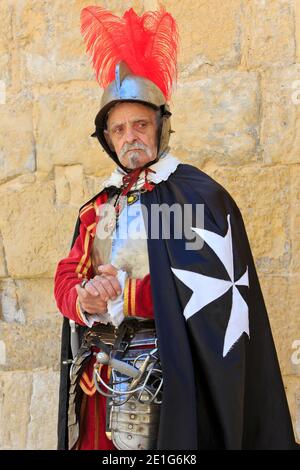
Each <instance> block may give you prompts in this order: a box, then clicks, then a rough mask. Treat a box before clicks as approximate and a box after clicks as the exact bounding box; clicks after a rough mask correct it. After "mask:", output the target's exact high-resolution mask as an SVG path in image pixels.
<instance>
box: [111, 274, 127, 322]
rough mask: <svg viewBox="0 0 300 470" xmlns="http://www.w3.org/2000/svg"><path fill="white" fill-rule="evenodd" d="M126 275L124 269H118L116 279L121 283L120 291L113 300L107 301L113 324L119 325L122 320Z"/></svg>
mask: <svg viewBox="0 0 300 470" xmlns="http://www.w3.org/2000/svg"><path fill="white" fill-rule="evenodd" d="M127 277H128V274H127V272H126V271H123V270H122V269H119V270H118V274H117V279H118V281H119V283H120V285H121V289H122V292H121V294H120V295H118V297H117V298H116V299H115V300H109V301H108V302H107V311H108V315H109V317H110V322H111V323H112V324H113V325H114V326H119V325H120V324H121V323H122V321H123V320H124V312H123V307H124V288H125V282H126V279H127Z"/></svg>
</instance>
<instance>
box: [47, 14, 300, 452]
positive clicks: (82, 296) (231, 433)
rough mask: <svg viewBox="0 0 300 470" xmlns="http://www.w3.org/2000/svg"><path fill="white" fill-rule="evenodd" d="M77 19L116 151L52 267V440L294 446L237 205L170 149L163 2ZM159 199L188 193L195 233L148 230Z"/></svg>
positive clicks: (85, 445)
mask: <svg viewBox="0 0 300 470" xmlns="http://www.w3.org/2000/svg"><path fill="white" fill-rule="evenodd" d="M81 31H82V34H83V36H84V38H85V41H86V44H87V51H88V52H89V53H90V54H91V56H92V60H93V66H94V69H95V72H96V76H97V79H98V80H99V83H100V84H101V86H102V87H103V88H104V92H103V96H102V100H101V106H100V110H99V112H98V114H97V116H96V119H95V126H96V129H95V132H94V134H93V137H96V138H97V139H98V140H99V142H100V144H101V145H102V147H103V148H104V149H105V151H106V152H107V154H108V155H109V156H110V157H111V158H112V159H113V160H114V162H115V163H116V165H117V167H116V169H115V171H114V172H113V173H112V175H111V176H110V177H109V178H108V179H107V180H106V181H105V183H104V187H103V189H102V190H101V192H100V193H99V194H97V195H96V196H95V197H93V198H92V200H91V201H88V202H87V203H86V204H85V205H84V206H83V207H82V208H81V209H80V212H79V217H78V221H77V224H76V227H75V233H74V237H73V242H72V248H71V251H70V253H69V255H68V256H67V257H66V258H64V259H63V260H61V261H60V262H59V263H58V266H57V270H56V274H55V298H56V301H57V305H58V308H59V309H60V311H61V312H62V314H63V315H64V317H65V318H64V325H63V334H62V366H61V383H60V409H59V423H58V434H59V448H60V449H64V448H67V449H102V450H110V449H115V448H117V449H189V450H193V449H246V448H250V449H263V448H267V449H277V448H281V449H288V448H294V447H295V442H294V437H293V431H292V426H291V420H290V415H289V410H288V406H287V402H286V397H285V393H284V388H283V383H282V379H281V374H280V369H279V365H278V360H277V357H276V352H275V348H274V344H273V339H272V335H271V330H270V325H269V322H268V318H267V312H266V309H265V305H264V301H263V297H262V293H261V290H260V286H259V281H258V278H257V274H256V270H255V266H254V262H253V258H252V254H251V250H250V246H249V242H248V239H247V234H246V231H245V227H244V224H243V220H242V216H241V214H240V211H239V209H238V207H237V206H236V204H235V202H234V201H233V199H232V198H231V196H230V195H229V194H228V193H227V192H226V190H225V189H224V188H222V187H221V186H220V185H219V184H218V183H217V182H215V181H214V180H213V179H212V178H210V177H209V176H208V175H206V174H205V173H203V172H201V171H200V170H198V169H196V168H194V167H192V166H190V165H185V164H182V163H181V162H180V161H179V160H178V159H177V158H175V157H173V156H172V155H171V153H170V147H169V138H170V134H171V132H172V131H171V124H170V116H171V113H170V109H169V106H168V100H169V98H170V95H171V90H172V84H173V82H174V81H175V79H176V53H177V43H178V33H177V27H176V22H175V20H174V18H173V17H172V16H171V15H170V14H169V13H168V12H166V11H164V10H163V9H160V10H159V11H157V12H146V13H144V14H143V15H142V16H138V15H137V14H136V13H135V12H134V10H133V9H130V10H128V11H127V12H125V14H124V15H123V17H121V18H119V17H117V16H115V15H113V14H112V13H110V12H109V11H107V10H105V9H103V8H102V7H87V8H84V9H83V10H82V14H81ZM164 204H165V205H167V206H168V207H173V205H174V204H177V205H178V207H180V208H185V206H189V207H190V212H189V216H190V218H189V219H188V220H189V222H190V223H189V229H190V233H189V235H191V234H192V235H193V238H191V237H190V236H188V235H187V234H186V233H184V234H182V236H181V237H177V236H175V235H174V233H175V225H176V223H177V222H178V221H177V222H176V220H175V219H176V217H174V218H173V219H171V218H170V219H169V229H170V233H171V235H170V236H169V237H166V236H164V231H163V230H160V228H159V236H151V235H152V234H153V230H154V229H157V227H156V224H155V221H154V217H153V212H152V208H153V207H154V206H156V207H158V206H159V207H161V206H162V205H164ZM198 205H201V207H202V208H203V223H202V224H201V225H199V220H198V218H197V206H198ZM163 217H164V215H162V225H163V224H164V220H163ZM158 225H159V224H158ZM159 227H160V225H159ZM154 231H155V230H154ZM156 235H157V234H156ZM191 240H192V241H193V242H195V246H194V247H193V249H189V248H188V244H187V241H191ZM199 240H200V241H201V242H202V243H201V244H200V245H199V243H198V244H197V243H196V242H197V241H198V242H199ZM70 325H71V328H70Z"/></svg>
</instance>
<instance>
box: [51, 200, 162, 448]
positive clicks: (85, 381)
mask: <svg viewBox="0 0 300 470" xmlns="http://www.w3.org/2000/svg"><path fill="white" fill-rule="evenodd" d="M107 199H108V195H107V193H106V192H102V193H101V194H100V196H98V197H97V199H96V200H95V201H93V202H91V203H89V204H87V205H86V206H84V207H83V208H82V209H81V211H80V214H79V217H80V222H81V224H80V231H79V235H78V237H77V239H76V240H75V243H74V245H73V247H72V249H71V251H70V253H69V255H68V256H67V258H64V259H62V260H61V261H60V262H59V263H58V265H57V269H56V273H55V280H54V296H55V299H56V303H57V306H58V308H59V310H60V312H61V313H62V314H63V315H64V316H65V317H67V318H69V319H70V320H74V321H75V322H76V323H78V324H80V325H85V323H84V321H83V318H82V316H81V313H80V308H79V304H78V296H77V292H76V288H75V286H76V285H77V284H80V283H81V282H82V279H84V278H87V279H90V278H92V277H93V276H94V274H93V270H92V263H91V248H92V245H93V240H94V238H95V232H96V226H97V223H98V221H99V216H98V213H99V210H98V208H99V207H100V206H101V204H104V203H106V201H107ZM124 315H125V316H138V317H143V318H153V303H152V295H151V282H150V274H147V275H146V276H145V277H144V278H143V279H133V278H128V279H127V281H126V284H125V289H124ZM93 364H94V359H92V360H91V361H90V363H89V365H88V367H87V368H86V370H85V372H84V373H83V375H82V378H81V381H80V385H81V388H82V390H83V391H84V393H85V394H84V399H83V402H82V410H81V417H80V428H81V430H80V442H79V443H78V444H77V446H76V448H77V449H98V450H110V449H114V446H113V444H112V442H111V441H110V440H109V439H108V438H107V437H106V434H105V413H106V399H105V397H103V396H102V395H100V394H99V393H97V392H96V390H95V386H93V382H92V372H93ZM106 376H107V370H106V368H103V369H102V371H101V377H102V378H103V379H106V378H107V377H106Z"/></svg>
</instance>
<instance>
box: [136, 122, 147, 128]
mask: <svg viewBox="0 0 300 470" xmlns="http://www.w3.org/2000/svg"><path fill="white" fill-rule="evenodd" d="M147 125H148V122H144V121H141V122H139V123H138V127H139V128H140V129H144V128H145V127H147Z"/></svg>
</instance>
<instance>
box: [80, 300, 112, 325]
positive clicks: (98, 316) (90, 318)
mask: <svg viewBox="0 0 300 470" xmlns="http://www.w3.org/2000/svg"><path fill="white" fill-rule="evenodd" d="M78 305H79V309H80V315H81V318H82V321H83V322H84V323H85V324H86V326H88V327H89V328H92V326H93V324H94V323H97V322H100V323H104V325H107V323H108V322H109V321H110V316H109V314H108V313H107V312H106V313H95V314H90V313H87V312H85V311H84V310H83V309H82V308H81V305H80V302H78Z"/></svg>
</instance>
